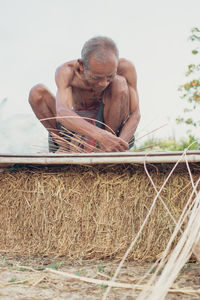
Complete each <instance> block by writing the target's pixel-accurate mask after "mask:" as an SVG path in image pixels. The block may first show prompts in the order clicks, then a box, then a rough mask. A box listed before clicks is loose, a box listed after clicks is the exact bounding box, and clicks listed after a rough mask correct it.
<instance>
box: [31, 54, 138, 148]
mask: <svg viewBox="0 0 200 300" xmlns="http://www.w3.org/2000/svg"><path fill="white" fill-rule="evenodd" d="M55 78H56V84H57V94H56V97H54V95H52V94H51V93H50V92H49V91H48V89H47V88H46V87H45V86H44V85H42V84H38V85H36V86H34V87H33V88H32V89H31V91H30V96H29V103H30V105H31V107H32V109H33V111H34V112H35V114H36V116H37V118H38V119H39V120H40V119H44V118H52V117H57V118H58V119H57V120H58V121H59V122H61V123H62V125H63V126H64V127H66V128H68V129H69V130H72V131H74V132H78V133H80V134H83V135H87V136H90V137H91V138H94V139H95V140H97V141H98V142H99V144H100V146H101V148H102V149H104V151H105V152H122V151H126V150H128V142H129V140H130V139H131V138H132V136H133V134H134V133H135V131H136V128H137V126H138V123H139V120H140V112H139V100H138V93H137V76H136V71H135V68H134V66H133V64H132V63H131V62H130V61H128V60H126V59H119V60H118V59H117V58H116V56H115V54H114V53H113V52H111V51H110V52H109V53H108V55H107V59H106V62H105V63H102V62H101V63H100V62H99V61H97V60H96V59H95V57H93V56H91V58H90V61H89V68H85V67H84V65H83V63H82V61H81V59H78V60H74V61H70V62H67V63H65V64H63V65H61V66H60V67H58V69H57V70H56V76H55ZM101 101H103V103H104V121H105V124H106V125H107V126H108V127H106V130H103V129H100V128H98V127H96V126H94V125H92V124H91V123H89V122H87V121H86V120H84V119H83V118H76V116H78V115H77V114H76V112H75V111H77V110H81V109H87V110H90V109H91V110H92V109H95V108H97V107H98V106H99V102H101ZM62 117H71V118H63V119H62ZM73 117H75V118H73ZM57 120H56V118H54V119H50V120H44V121H41V123H42V124H43V125H44V126H45V128H46V129H47V130H48V131H49V132H50V133H51V134H52V133H55V132H56V129H57ZM124 121H126V122H125V124H124V126H123V128H122V131H121V133H120V137H117V136H116V135H115V133H116V132H117V131H118V129H119V127H120V126H121V124H122V123H123V122H124Z"/></svg>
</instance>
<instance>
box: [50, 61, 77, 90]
mask: <svg viewBox="0 0 200 300" xmlns="http://www.w3.org/2000/svg"><path fill="white" fill-rule="evenodd" d="M76 63H77V61H76V60H72V61H68V62H66V63H63V64H62V65H60V66H58V67H57V69H56V74H55V76H56V81H57V82H59V81H64V82H66V83H67V85H70V83H71V82H72V80H73V77H74V70H75V67H76Z"/></svg>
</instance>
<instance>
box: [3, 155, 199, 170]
mask: <svg viewBox="0 0 200 300" xmlns="http://www.w3.org/2000/svg"><path fill="white" fill-rule="evenodd" d="M185 158H187V161H189V162H200V151H187V153H186V154H184V155H183V151H176V152H152V153H151V152H148V153H147V152H117V153H116V152H113V153H84V154H83V153H67V154H66V153H64V154H46V153H45V154H35V155H15V154H12V155H9V154H0V167H8V166H11V165H13V164H37V165H68V164H80V165H94V164H124V163H130V164H144V162H145V161H146V163H175V162H177V161H178V160H180V162H185Z"/></svg>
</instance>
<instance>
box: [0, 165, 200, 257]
mask: <svg viewBox="0 0 200 300" xmlns="http://www.w3.org/2000/svg"><path fill="white" fill-rule="evenodd" d="M148 169H149V172H150V173H151V177H152V178H153V181H154V184H155V186H156V187H157V189H158V190H160V188H161V186H162V185H163V182H164V181H165V179H166V177H167V175H168V174H169V172H170V170H171V169H172V166H171V165H166V166H164V165H157V166H154V165H152V166H148ZM192 172H193V173H194V175H193V177H194V181H196V180H197V179H198V177H199V167H198V166H197V165H194V166H193V168H192ZM0 181H1V186H0V199H1V200H0V228H1V231H0V244H1V249H0V250H1V251H2V252H8V251H9V252H12V253H19V254H37V253H40V254H44V255H49V256H51V255H52V256H62V255H64V256H65V257H66V258H68V259H76V258H83V259H91V258H94V259H105V258H113V259H115V260H121V258H122V257H123V255H124V253H126V250H127V249H128V247H129V246H130V244H131V241H132V240H133V239H134V238H135V237H136V235H137V233H138V231H139V229H140V227H141V226H142V224H143V222H144V220H145V218H146V215H147V214H148V212H149V209H150V207H151V205H152V203H153V199H154V198H155V197H156V192H155V190H154V187H153V186H152V185H151V183H150V182H149V178H148V176H147V175H145V173H144V169H143V166H133V165H122V166H96V167H91V166H90V167H89V166H88V167H81V166H68V167H67V166H65V167H59V168H50V167H48V168H45V169H44V168H39V167H37V168H36V167H32V168H31V167H30V168H24V169H18V170H15V171H13V172H10V171H8V172H6V173H1V174H0ZM192 190H193V189H192V186H191V184H190V178H189V175H188V173H187V169H186V167H185V166H183V165H181V166H180V167H179V168H177V169H176V170H175V171H174V173H173V174H172V176H171V177H170V178H169V180H168V182H167V184H166V185H165V187H164V188H163V190H162V192H161V193H160V196H161V197H162V199H163V201H164V202H165V204H166V206H167V207H168V209H169V210H170V212H171V215H172V216H173V218H174V219H175V220H178V219H179V217H180V215H181V212H182V210H183V208H184V206H185V204H186V202H187V200H188V198H189V196H190V194H191V192H192ZM5 220H6V222H5ZM174 227H175V224H174V222H173V221H172V218H171V217H170V216H169V214H168V211H167V210H166V208H165V207H164V206H163V204H162V202H161V201H157V204H156V207H155V208H153V209H152V212H151V215H150V216H149V219H148V222H147V224H146V226H145V227H144V229H143V231H142V233H141V234H140V236H138V238H137V242H136V243H135V246H134V249H133V250H131V251H130V252H129V254H128V255H127V259H129V260H139V261H147V260H156V259H157V258H158V257H160V256H161V253H162V252H163V250H164V249H165V247H166V246H167V243H168V241H169V239H170V236H171V235H172V232H173V230H174ZM183 227H184V225H183ZM176 240H178V238H177V239H176Z"/></svg>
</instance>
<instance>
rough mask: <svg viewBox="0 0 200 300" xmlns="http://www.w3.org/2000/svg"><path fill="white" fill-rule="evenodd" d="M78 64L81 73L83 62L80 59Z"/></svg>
mask: <svg viewBox="0 0 200 300" xmlns="http://www.w3.org/2000/svg"><path fill="white" fill-rule="evenodd" d="M78 64H79V69H80V71H81V72H83V71H84V65H83V61H82V60H81V59H80V58H79V59H78Z"/></svg>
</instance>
